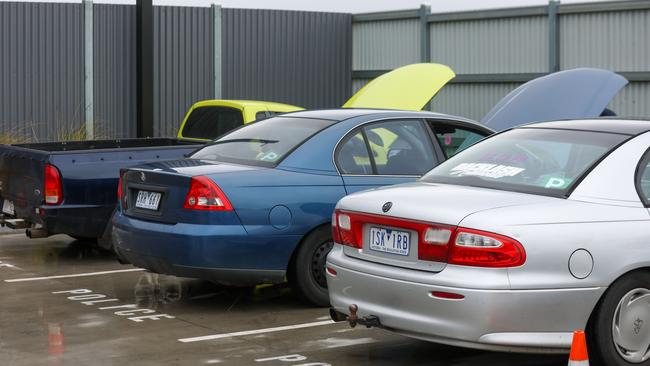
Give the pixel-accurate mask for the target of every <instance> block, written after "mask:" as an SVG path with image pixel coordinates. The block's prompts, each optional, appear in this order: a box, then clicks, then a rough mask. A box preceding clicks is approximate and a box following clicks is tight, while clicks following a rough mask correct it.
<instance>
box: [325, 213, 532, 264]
mask: <svg viewBox="0 0 650 366" xmlns="http://www.w3.org/2000/svg"><path fill="white" fill-rule="evenodd" d="M366 224H376V225H379V226H388V227H392V228H400V229H406V230H411V231H415V232H417V236H418V239H419V240H418V259H420V260H426V261H434V262H445V263H449V264H457V265H463V266H475V267H492V268H504V267H517V266H521V265H522V264H524V263H525V262H526V251H525V250H524V248H523V246H522V245H521V244H520V243H519V242H518V241H516V240H515V239H512V238H510V237H507V236H503V235H499V234H495V233H491V232H486V231H481V230H474V229H467V228H463V227H456V226H449V225H440V224H432V223H428V222H422V221H414V220H405V219H399V218H394V217H386V216H379V215H371V214H361V213H357V212H349V211H340V210H336V212H334V215H332V238H333V239H334V241H335V242H337V243H340V244H343V245H346V246H349V247H353V248H357V249H361V248H362V247H363V232H364V225H366Z"/></svg>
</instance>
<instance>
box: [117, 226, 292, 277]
mask: <svg viewBox="0 0 650 366" xmlns="http://www.w3.org/2000/svg"><path fill="white" fill-rule="evenodd" d="M298 240H299V238H296V237H294V236H286V235H284V236H281V235H274V236H250V235H248V234H247V232H246V230H245V229H244V227H243V226H241V225H196V224H187V223H177V224H164V223H157V222H151V221H144V220H138V219H134V218H131V217H127V216H124V215H122V214H121V213H117V214H116V215H115V216H114V217H113V245H114V247H115V250H116V251H117V252H118V254H119V255H120V256H121V257H122V258H123V259H125V260H127V261H129V262H131V263H132V264H134V265H135V266H138V267H142V268H146V269H148V270H151V271H153V272H156V273H162V274H167V275H174V276H180V277H190V278H200V279H205V280H209V281H212V282H217V283H222V284H226V285H253V284H258V283H264V282H271V283H279V282H282V281H284V277H285V272H286V267H287V264H288V262H289V259H290V256H291V253H292V252H293V248H295V245H296V244H297V242H298Z"/></svg>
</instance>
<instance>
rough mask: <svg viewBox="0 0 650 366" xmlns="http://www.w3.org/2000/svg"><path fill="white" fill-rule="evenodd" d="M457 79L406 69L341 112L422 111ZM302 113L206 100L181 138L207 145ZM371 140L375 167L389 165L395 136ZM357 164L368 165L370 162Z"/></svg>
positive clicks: (436, 69) (428, 68)
mask: <svg viewBox="0 0 650 366" xmlns="http://www.w3.org/2000/svg"><path fill="white" fill-rule="evenodd" d="M455 76H456V74H454V72H453V71H452V70H451V68H449V66H446V65H441V64H434V63H421V64H412V65H406V66H403V67H399V68H397V69H395V70H392V71H390V72H388V73H385V74H383V75H381V76H379V77H377V78H375V79H373V80H372V81H370V82H369V83H368V84H366V85H365V86H364V87H363V88H361V90H359V91H358V92H357V93H356V94H354V95H353V96H352V97H351V98H350V99H348V101H347V102H346V103H345V104H344V105H343V106H342V108H373V109H399V110H411V111H420V110H422V109H423V108H424V107H425V106H426V105H427V103H429V101H430V100H431V99H432V98H433V97H434V96H435V95H436V94H437V93H438V91H440V89H442V87H443V86H445V85H446V84H447V83H448V82H449V81H450V80H451V79H453V78H454V77H455ZM302 109H303V108H301V107H296V106H293V105H288V104H281V103H273V102H264V101H252V100H223V99H213V100H204V101H200V102H198V103H195V104H194V105H193V106H192V107H191V108H190V110H189V111H188V112H187V115H186V116H185V119H184V120H183V123H182V124H181V127H180V129H179V130H178V138H180V139H186V140H194V141H203V142H207V141H211V140H214V139H215V138H217V137H218V136H221V135H222V134H224V133H226V132H228V131H231V130H233V129H235V128H237V127H239V126H241V125H243V124H247V123H250V122H253V121H257V120H261V119H264V118H268V117H271V116H274V115H276V114H281V113H288V112H295V111H299V110H302ZM368 139H369V141H370V147H371V149H372V152H373V155H374V157H375V162H376V164H378V165H383V164H386V162H387V161H388V151H389V150H390V148H391V146H392V144H393V143H394V142H395V140H396V136H395V134H393V133H392V132H390V131H388V130H384V129H380V130H378V131H377V133H376V135H372V136H368ZM357 163H358V164H368V165H369V164H370V160H369V159H365V161H358V162H357Z"/></svg>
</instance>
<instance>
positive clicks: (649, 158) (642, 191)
mask: <svg viewBox="0 0 650 366" xmlns="http://www.w3.org/2000/svg"><path fill="white" fill-rule="evenodd" d="M636 186H637V190H638V191H639V195H640V196H641V200H642V201H643V203H644V204H645V205H646V206H648V205H650V150H649V151H648V152H646V154H645V156H644V157H643V159H641V162H640V163H639V168H638V170H637V177H636Z"/></svg>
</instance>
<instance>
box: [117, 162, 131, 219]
mask: <svg viewBox="0 0 650 366" xmlns="http://www.w3.org/2000/svg"><path fill="white" fill-rule="evenodd" d="M124 173H126V171H125V170H121V171H120V180H119V182H118V183H117V199H118V201H120V202H121V203H122V209H124V210H126V209H127V208H128V204H127V200H126V195H125V194H124V186H123V184H124V179H123V178H124Z"/></svg>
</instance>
